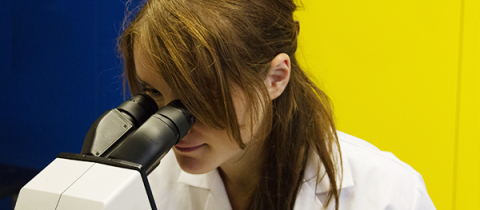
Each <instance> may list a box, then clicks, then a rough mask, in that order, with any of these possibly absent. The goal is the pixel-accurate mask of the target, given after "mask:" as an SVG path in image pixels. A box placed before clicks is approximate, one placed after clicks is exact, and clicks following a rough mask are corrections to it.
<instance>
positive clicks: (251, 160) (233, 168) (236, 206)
mask: <svg viewBox="0 0 480 210" xmlns="http://www.w3.org/2000/svg"><path fill="white" fill-rule="evenodd" d="M260 150H261V148H260V146H259V145H255V144H250V145H248V146H247V147H246V148H245V150H243V151H242V152H241V153H239V154H237V155H235V156H234V157H233V158H232V159H230V160H229V161H228V162H226V163H224V164H222V165H221V166H220V168H219V173H220V176H221V177H222V180H223V184H224V185H225V190H226V192H227V195H228V199H229V200H230V204H231V206H232V209H233V210H243V209H247V207H248V205H249V204H250V198H251V195H252V193H253V191H254V190H255V188H256V186H257V184H258V182H259V180H260V176H261V161H260V159H261V158H260V154H261V153H260Z"/></svg>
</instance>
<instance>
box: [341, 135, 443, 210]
mask: <svg viewBox="0 0 480 210" xmlns="http://www.w3.org/2000/svg"><path fill="white" fill-rule="evenodd" d="M337 134H338V138H339V142H340V148H341V153H342V160H343V184H344V185H343V187H342V191H341V195H340V201H341V203H340V206H341V209H351V208H353V207H356V208H355V209H362V208H358V207H359V206H364V207H366V208H365V209H435V207H434V206H433V203H432V202H431V200H430V197H429V196H428V193H427V191H426V187H425V183H424V182H423V179H422V176H421V175H420V174H419V173H418V172H417V171H416V170H415V169H413V168H412V167H411V166H409V165H408V164H406V163H404V162H402V161H401V160H399V159H398V158H397V157H396V156H395V155H393V154H392V153H390V152H384V151H381V150H379V149H378V148H377V147H375V146H373V145H372V144H370V143H368V142H366V141H364V140H362V139H359V138H357V137H354V136H351V135H348V134H345V133H343V132H337Z"/></svg>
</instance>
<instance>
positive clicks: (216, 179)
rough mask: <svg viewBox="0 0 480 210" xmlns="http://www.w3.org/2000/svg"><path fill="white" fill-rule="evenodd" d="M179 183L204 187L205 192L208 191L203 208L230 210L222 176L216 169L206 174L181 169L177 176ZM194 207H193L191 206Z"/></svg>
mask: <svg viewBox="0 0 480 210" xmlns="http://www.w3.org/2000/svg"><path fill="white" fill-rule="evenodd" d="M178 182H179V183H183V184H186V185H188V186H190V187H197V188H202V189H206V191H205V193H208V196H207V199H206V202H205V210H207V209H219V210H231V209H232V207H231V205H230V201H229V199H228V195H227V192H226V191H225V187H224V185H223V181H222V178H221V177H220V174H219V173H218V169H217V170H213V171H211V172H209V173H206V174H198V175H195V174H189V173H186V172H184V171H181V173H180V176H179V178H178ZM193 209H195V207H193Z"/></svg>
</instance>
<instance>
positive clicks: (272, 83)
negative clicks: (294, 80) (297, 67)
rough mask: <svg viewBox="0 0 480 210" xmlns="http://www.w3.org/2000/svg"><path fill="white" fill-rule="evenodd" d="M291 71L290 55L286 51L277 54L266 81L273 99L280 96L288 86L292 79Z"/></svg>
mask: <svg viewBox="0 0 480 210" xmlns="http://www.w3.org/2000/svg"><path fill="white" fill-rule="evenodd" d="M290 71H291V64H290V56H288V55H287V54H285V53H280V54H278V55H277V56H275V58H274V59H273V60H272V62H271V63H270V69H269V70H268V74H267V77H266V78H265V81H264V82H265V85H266V87H267V90H268V94H269V95H270V99H271V100H273V99H276V98H277V97H278V96H280V95H281V94H282V93H283V91H284V90H285V88H286V87H287V84H288V82H289V81H290Z"/></svg>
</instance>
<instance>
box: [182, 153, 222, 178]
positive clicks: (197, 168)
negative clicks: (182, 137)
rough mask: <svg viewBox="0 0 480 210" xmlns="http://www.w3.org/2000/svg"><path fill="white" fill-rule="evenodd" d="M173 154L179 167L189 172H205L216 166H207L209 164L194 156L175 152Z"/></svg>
mask: <svg viewBox="0 0 480 210" xmlns="http://www.w3.org/2000/svg"><path fill="white" fill-rule="evenodd" d="M175 156H176V157H177V162H178V165H180V168H181V169H182V170H183V171H185V172H187V173H189V174H205V173H208V172H210V171H212V170H214V169H216V168H217V167H214V166H209V164H205V163H203V162H202V161H201V160H198V159H196V158H192V157H186V156H182V155H178V154H177V153H175Z"/></svg>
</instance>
